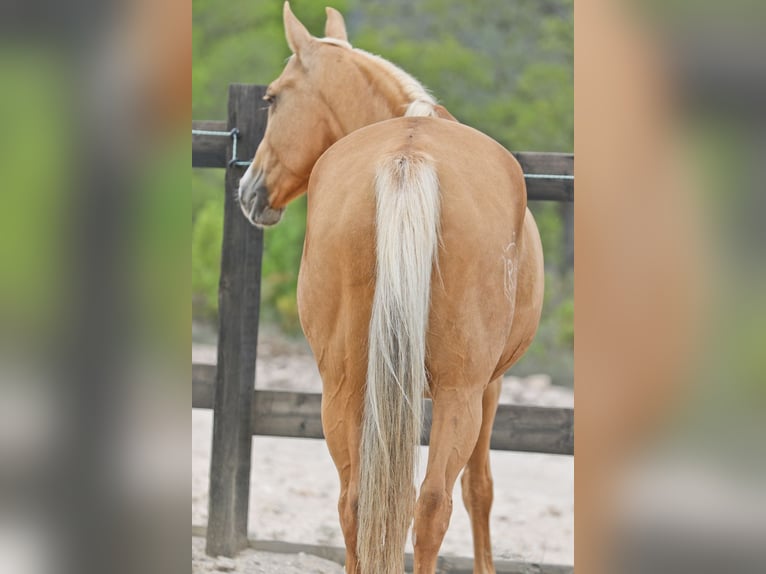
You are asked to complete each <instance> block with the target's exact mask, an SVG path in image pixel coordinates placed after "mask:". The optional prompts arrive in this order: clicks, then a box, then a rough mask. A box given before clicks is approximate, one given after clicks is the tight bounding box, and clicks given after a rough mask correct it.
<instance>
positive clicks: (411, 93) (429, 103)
mask: <svg viewBox="0 0 766 574" xmlns="http://www.w3.org/2000/svg"><path fill="white" fill-rule="evenodd" d="M318 40H319V41H320V42H322V43H324V44H331V45H333V46H339V47H341V48H347V49H349V50H352V51H353V52H354V53H356V54H359V55H361V56H364V57H365V58H367V59H368V60H371V61H372V62H374V63H375V64H377V65H378V66H379V67H380V68H381V69H382V70H383V71H384V72H386V73H387V74H388V75H390V76H393V78H394V79H395V80H396V81H397V82H398V84H399V85H400V86H401V87H402V89H403V90H404V93H405V94H406V95H407V99H408V100H409V101H410V103H409V105H408V106H407V111H406V112H405V113H404V115H405V116H411V117H412V116H423V117H436V116H437V113H436V99H435V98H434V97H433V96H432V95H431V94H429V93H428V90H426V89H425V87H423V84H421V83H420V82H418V81H417V80H416V79H415V78H414V77H412V76H411V75H410V74H408V73H407V72H405V71H404V70H402V69H401V68H400V67H399V66H397V65H396V64H392V63H391V62H389V61H388V60H386V59H384V58H381V57H380V56H377V55H375V54H371V53H370V52H367V51H365V50H362V49H360V48H354V47H352V46H351V44H349V43H348V42H345V41H343V40H339V39H337V38H318Z"/></svg>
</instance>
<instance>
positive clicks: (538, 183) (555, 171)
mask: <svg viewBox="0 0 766 574" xmlns="http://www.w3.org/2000/svg"><path fill="white" fill-rule="evenodd" d="M192 129H193V130H213V131H229V129H231V128H229V127H228V125H227V124H226V122H217V121H208V120H202V121H193V122H192ZM241 129H242V128H240V131H241ZM238 148H239V146H238ZM513 155H514V156H516V159H517V160H519V163H520V164H521V168H522V169H523V170H524V173H525V174H532V175H540V174H545V175H552V176H556V177H554V178H551V179H538V178H530V179H527V197H528V198H529V200H531V201H574V180H573V179H557V177H558V176H574V155H573V154H571V153H548V152H532V151H522V152H514V154H513ZM237 156H238V159H240V160H246V161H249V160H251V159H253V156H252V154H246V153H242V151H240V149H237ZM230 159H231V141H230V140H229V139H228V138H222V137H220V136H212V135H192V167H227V164H228V162H229V160H230Z"/></svg>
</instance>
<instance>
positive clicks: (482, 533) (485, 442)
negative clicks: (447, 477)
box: [460, 377, 502, 574]
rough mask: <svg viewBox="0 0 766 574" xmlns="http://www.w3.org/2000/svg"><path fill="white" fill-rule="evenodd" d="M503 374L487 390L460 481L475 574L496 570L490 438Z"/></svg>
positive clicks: (489, 573)
mask: <svg viewBox="0 0 766 574" xmlns="http://www.w3.org/2000/svg"><path fill="white" fill-rule="evenodd" d="M501 385H502V377H499V378H497V379H495V380H494V381H492V382H491V383H490V384H489V386H488V387H487V389H486V390H485V391H484V397H483V399H482V420H481V431H480V432H479V440H478V441H476V447H475V448H474V449H473V454H471V458H469V459H468V464H467V465H466V467H465V470H464V471H463V476H462V477H461V479H460V484H461V487H462V491H463V503H464V504H465V508H466V510H468V515H469V516H470V517H471V530H472V531H473V557H474V558H473V571H474V574H494V572H495V566H494V564H493V563H492V543H491V541H490V536H489V510H490V507H491V506H492V474H491V472H490V469H489V441H490V438H491V436H492V424H493V423H494V421H495V412H496V411H497V402H498V400H499V399H500V389H501Z"/></svg>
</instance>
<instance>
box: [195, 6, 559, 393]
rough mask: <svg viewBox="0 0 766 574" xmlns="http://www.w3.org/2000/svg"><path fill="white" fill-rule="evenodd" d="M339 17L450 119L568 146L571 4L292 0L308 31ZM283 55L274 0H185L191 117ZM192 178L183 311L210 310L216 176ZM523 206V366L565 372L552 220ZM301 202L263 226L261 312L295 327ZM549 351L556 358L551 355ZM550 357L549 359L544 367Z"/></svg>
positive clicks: (511, 145) (507, 138)
mask: <svg viewBox="0 0 766 574" xmlns="http://www.w3.org/2000/svg"><path fill="white" fill-rule="evenodd" d="M327 4H331V5H332V6H333V7H335V8H337V9H338V10H340V11H341V12H342V13H343V14H344V15H345V17H346V24H347V26H348V31H349V38H350V40H351V42H352V43H353V44H354V45H355V46H357V47H359V48H363V49H365V50H368V51H370V52H373V53H377V54H380V55H382V56H383V57H385V58H387V59H389V60H391V61H393V62H394V63H396V64H398V65H399V66H401V67H402V68H403V69H405V70H407V71H408V72H410V73H412V74H413V75H414V76H415V77H417V78H418V79H419V80H421V81H422V82H423V83H424V84H425V85H426V86H427V87H428V88H429V89H430V90H431V91H432V93H433V94H434V95H435V96H436V97H437V98H438V99H439V101H440V102H441V103H442V104H444V105H445V106H446V107H447V108H448V109H449V110H450V111H451V112H452V113H453V114H454V115H455V116H456V117H457V118H458V119H459V120H460V121H462V122H464V123H466V124H469V125H472V126H474V127H476V128H477V129H479V130H481V131H484V132H485V133H487V134H489V135H490V136H492V137H493V138H495V139H496V140H498V141H499V142H500V143H502V144H503V145H504V146H505V147H507V148H508V149H510V150H514V151H522V150H534V151H562V152H566V151H571V150H572V148H573V141H574V123H573V105H574V102H573V86H572V85H573V22H572V18H573V15H572V0H518V1H515V2H507V1H500V0H476V1H474V2H463V1H458V0H423V1H421V2H412V1H411V0H387V1H386V2H362V1H361V0H333V1H332V2H327V0H292V1H291V6H292V9H293V11H294V12H295V14H296V15H297V16H298V18H299V19H300V20H301V21H302V22H303V23H304V24H306V27H307V28H308V29H309V31H310V32H312V33H313V34H315V35H318V36H322V35H323V32H324V23H325V11H324V7H325V5H327ZM288 55H289V50H288V48H287V45H286V42H285V40H284V31H283V29H282V0H259V1H257V2H253V0H229V1H227V2H225V3H221V2H218V1H213V0H194V5H193V58H194V64H193V69H192V89H193V102H194V103H193V116H194V117H195V118H197V119H224V118H225V117H226V99H227V86H228V84H230V83H234V82H243V83H257V84H267V83H269V82H270V81H271V80H273V79H274V78H275V77H276V76H278V75H279V73H280V72H281V70H282V67H283V65H284V61H285V59H286V58H287V57H288ZM196 171H197V172H201V173H195V174H194V176H193V179H192V222H193V225H194V233H193V243H192V260H193V282H192V284H193V288H194V295H195V306H194V313H195V315H196V316H197V317H207V318H210V317H213V316H214V314H215V308H216V300H217V295H216V293H217V276H218V266H219V258H220V253H219V252H220V242H221V238H220V233H221V219H222V218H221V213H220V211H221V205H220V204H221V202H222V198H221V194H222V189H223V180H222V175H221V174H220V172H219V173H214V172H212V173H211V171H212V170H204V171H203V170H196ZM531 208H532V209H533V211H534V214H535V217H536V218H537V222H538V225H539V227H540V232H541V235H542V238H543V248H544V250H545V258H546V269H547V270H548V271H547V272H546V278H547V284H548V285H547V287H546V297H547V298H546V303H545V307H544V310H543V319H542V323H541V327H540V331H539V334H538V337H537V339H536V341H535V343H534V344H533V347H532V349H530V352H529V353H528V357H531V358H530V359H525V360H524V361H523V364H524V365H525V366H524V367H523V368H524V369H527V368H529V369H531V370H534V369H538V372H540V371H542V372H551V373H553V372H554V371H556V373H557V374H556V377H557V378H558V379H567V378H571V350H572V340H573V335H572V329H573V327H572V325H573V309H574V306H573V303H572V296H571V293H572V290H571V279H570V278H567V277H564V278H562V277H560V276H559V275H558V269H559V264H560V262H561V261H562V225H561V220H560V215H559V211H558V210H557V207H556V205H552V204H538V205H533V206H531ZM305 209H306V207H305V202H304V201H303V200H301V201H300V202H296V203H294V204H292V205H290V207H289V208H288V210H287V213H286V215H285V218H284V220H283V222H282V223H280V225H278V226H277V227H276V228H274V229H270V230H268V231H267V232H266V239H265V252H264V263H263V271H264V279H263V288H262V301H263V305H262V316H263V317H264V319H266V320H269V321H273V322H277V323H279V324H280V325H281V326H282V327H283V328H284V329H286V330H288V331H297V330H298V328H299V327H298V321H297V309H296V304H295V284H296V279H297V272H298V266H299V262H300V254H301V250H302V246H303V235H304V229H305ZM551 357H556V359H555V360H554V361H553V362H552V361H551ZM554 363H555V364H554Z"/></svg>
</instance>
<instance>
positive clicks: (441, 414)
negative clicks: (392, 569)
mask: <svg viewBox="0 0 766 574" xmlns="http://www.w3.org/2000/svg"><path fill="white" fill-rule="evenodd" d="M482 387H483V386H475V387H473V388H472V387H469V386H460V385H457V386H451V387H448V388H439V385H438V383H437V384H433V383H432V387H431V388H432V394H433V420H432V424H431V438H430V446H429V449H428V467H427V469H426V477H425V479H424V480H423V484H422V485H421V487H420V496H419V498H418V501H417V504H416V506H415V526H414V529H413V544H414V546H415V570H414V572H415V574H433V572H435V570H436V561H437V557H438V554H439V547H440V546H441V543H442V540H443V539H444V534H445V532H446V531H447V526H448V525H449V520H450V516H451V514H452V489H453V487H454V485H455V480H456V479H457V476H458V474H459V473H460V470H461V469H462V468H463V467H464V466H465V464H466V462H467V461H468V458H469V457H470V455H471V453H472V452H473V450H474V446H475V444H476V440H477V438H478V436H479V431H480V429H481V420H482V394H483V388H482ZM434 389H435V391H433V390H434Z"/></svg>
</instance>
